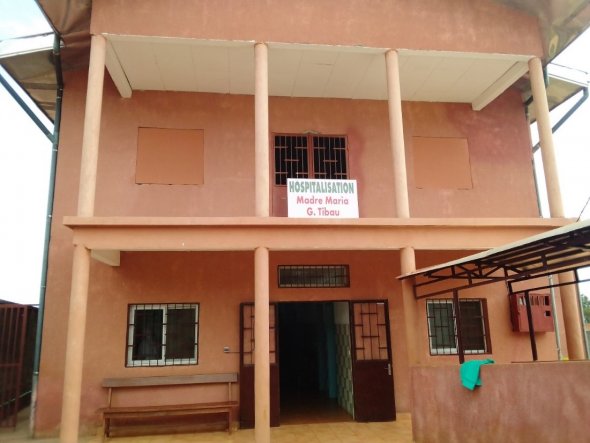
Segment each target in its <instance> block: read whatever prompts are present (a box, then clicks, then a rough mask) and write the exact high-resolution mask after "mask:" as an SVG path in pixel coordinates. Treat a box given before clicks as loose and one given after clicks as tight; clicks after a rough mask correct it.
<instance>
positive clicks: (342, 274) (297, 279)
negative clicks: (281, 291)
mask: <svg viewBox="0 0 590 443" xmlns="http://www.w3.org/2000/svg"><path fill="white" fill-rule="evenodd" d="M278 274H279V288H347V287H349V286H350V279H349V276H348V265H280V266H279V272H278Z"/></svg>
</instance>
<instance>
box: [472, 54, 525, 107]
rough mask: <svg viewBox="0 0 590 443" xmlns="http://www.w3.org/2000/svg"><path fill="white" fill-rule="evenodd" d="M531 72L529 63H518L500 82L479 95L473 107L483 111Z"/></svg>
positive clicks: (496, 82)
mask: <svg viewBox="0 0 590 443" xmlns="http://www.w3.org/2000/svg"><path fill="white" fill-rule="evenodd" d="M528 70H529V66H528V63H526V62H516V63H514V64H513V65H512V66H511V67H510V69H508V70H507V71H506V72H505V73H504V74H503V75H502V76H501V77H500V78H499V79H498V80H496V81H495V82H494V83H492V85H490V87H489V88H487V89H486V90H485V91H484V92H483V93H481V94H480V95H479V97H477V98H476V99H475V100H473V102H471V107H472V108H473V110H474V111H481V110H482V109H483V108H485V107H486V106H487V105H489V104H490V103H491V102H493V101H494V100H495V99H496V98H497V97H498V96H499V95H500V94H502V93H503V92H504V91H505V90H506V89H508V88H509V87H510V86H512V85H513V84H514V83H515V82H516V80H518V79H519V78H520V77H522V76H523V75H524V74H526V73H527V72H528Z"/></svg>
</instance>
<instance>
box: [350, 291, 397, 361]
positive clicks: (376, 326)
mask: <svg viewBox="0 0 590 443" xmlns="http://www.w3.org/2000/svg"><path fill="white" fill-rule="evenodd" d="M386 308H387V306H386V304H385V303H382V302H377V303H375V302H368V303H360V302H355V303H354V304H353V327H354V342H355V343H354V352H355V360H356V361H360V360H388V359H389V352H388V349H389V348H388V343H387V333H388V331H387V310H386Z"/></svg>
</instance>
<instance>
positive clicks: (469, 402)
mask: <svg viewBox="0 0 590 443" xmlns="http://www.w3.org/2000/svg"><path fill="white" fill-rule="evenodd" d="M481 379H482V386H481V387H479V388H476V389H475V390H474V391H469V390H468V389H466V388H464V387H462V386H461V383H460V381H459V367H458V366H454V367H449V368H433V367H416V368H414V369H412V400H413V405H412V428H413V434H414V441H416V442H424V443H426V442H444V443H453V442H465V441H469V442H488V441H519V442H531V443H545V442H547V443H549V442H574V441H587V440H588V410H590V396H588V392H590V362H581V361H580V362H561V363H559V362H556V363H528V364H511V365H498V364H495V365H489V366H484V367H482V369H481Z"/></svg>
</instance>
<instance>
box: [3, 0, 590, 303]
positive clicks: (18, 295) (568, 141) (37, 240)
mask: <svg viewBox="0 0 590 443" xmlns="http://www.w3.org/2000/svg"><path fill="white" fill-rule="evenodd" d="M50 30H51V29H50V28H49V26H48V25H47V23H46V22H45V19H44V18H43V16H42V15H41V13H40V12H39V11H38V8H37V6H36V4H35V2H34V1H33V0H18V1H15V0H0V41H2V40H4V39H10V38H15V37H19V36H24V35H31V34H38V33H42V32H48V31H50ZM589 54H590V31H586V33H584V34H583V35H582V36H581V37H579V38H578V39H577V40H576V41H575V42H574V43H573V44H572V45H570V47H568V49H566V50H565V51H564V52H563V53H562V54H561V55H560V56H559V57H557V58H556V59H555V60H554V62H555V63H558V64H561V65H565V66H570V67H572V68H576V69H580V70H582V71H585V72H590V56H589ZM574 100H575V99H574ZM568 107H569V104H567V103H566V104H564V105H562V108H564V109H566V108H568ZM563 112H564V110H563V109H562V110H556V111H555V112H553V113H552V120H553V122H552V123H553V124H554V123H555V122H556V121H557V120H558V119H559V118H560V116H561V115H562V114H563ZM532 138H533V143H536V141H537V136H536V130H535V129H534V128H533V131H532ZM554 140H555V146H556V151H557V164H558V170H559V177H560V181H561V189H562V195H563V202H564V208H565V214H566V216H567V217H573V218H578V217H579V216H580V213H581V211H582V208H583V207H584V204H585V203H586V202H587V200H588V198H589V197H590V173H589V169H590V168H589V167H590V99H589V100H587V101H586V102H585V103H584V104H583V105H582V106H581V107H580V108H579V109H578V111H576V113H575V114H574V115H573V116H572V117H571V118H570V119H569V120H568V121H567V122H566V123H565V124H564V125H563V126H562V127H561V128H560V129H559V130H558V131H557V132H556V133H555V135H554ZM0 154H1V156H2V157H1V160H0V299H4V300H10V301H17V302H19V303H26V304H36V303H37V302H38V299H39V285H40V277H41V264H42V256H43V238H44V227H45V220H46V202H47V189H48V180H49V160H50V154H51V143H50V142H49V141H48V140H47V138H46V137H45V136H44V135H43V134H42V132H41V131H40V130H39V129H38V128H37V127H36V126H35V125H34V124H33V122H32V121H31V120H30V119H29V117H28V116H27V115H26V114H25V113H24V111H22V109H21V108H20V107H19V106H18V105H17V104H16V102H14V100H13V99H12V98H11V97H10V96H9V95H8V93H7V92H6V91H5V89H4V88H3V87H1V86H0ZM535 163H536V169H537V171H538V174H539V184H540V186H539V190H540V196H541V201H542V207H543V215H544V216H548V210H547V204H546V195H545V190H544V178H543V176H542V162H541V158H540V152H537V154H536V155H535ZM581 218H582V219H589V218H590V205H589V206H588V207H587V208H586V210H585V211H584V213H583V214H582V217H581ZM586 274H587V276H588V277H590V271H588V272H587V273H586ZM582 292H583V293H585V294H590V285H587V286H584V287H583V288H582Z"/></svg>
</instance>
